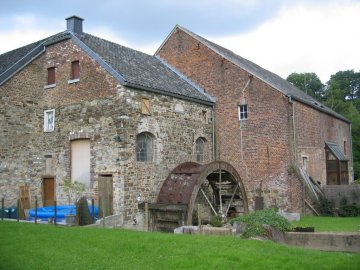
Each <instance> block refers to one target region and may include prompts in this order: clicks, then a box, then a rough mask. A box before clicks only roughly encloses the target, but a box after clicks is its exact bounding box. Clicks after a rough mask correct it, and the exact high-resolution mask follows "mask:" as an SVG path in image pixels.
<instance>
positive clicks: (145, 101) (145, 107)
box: [141, 98, 151, 115]
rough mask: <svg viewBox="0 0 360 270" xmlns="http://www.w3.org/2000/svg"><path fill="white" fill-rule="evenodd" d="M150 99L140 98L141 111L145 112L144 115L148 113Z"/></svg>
mask: <svg viewBox="0 0 360 270" xmlns="http://www.w3.org/2000/svg"><path fill="white" fill-rule="evenodd" d="M150 109H151V107H150V99H147V98H143V99H142V100H141V113H142V114H146V115H150V114H151V113H150Z"/></svg>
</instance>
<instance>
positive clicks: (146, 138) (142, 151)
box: [136, 132, 155, 162]
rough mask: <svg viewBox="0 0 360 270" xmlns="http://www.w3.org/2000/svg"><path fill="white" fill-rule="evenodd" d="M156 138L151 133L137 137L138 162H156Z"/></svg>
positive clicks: (143, 133) (144, 133)
mask: <svg viewBox="0 0 360 270" xmlns="http://www.w3.org/2000/svg"><path fill="white" fill-rule="evenodd" d="M154 138H155V137H154V135H153V134H151V133H150V132H142V133H140V134H138V135H137V136H136V161H140V162H147V161H153V160H154V141H155V140H154Z"/></svg>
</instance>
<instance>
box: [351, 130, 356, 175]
mask: <svg viewBox="0 0 360 270" xmlns="http://www.w3.org/2000/svg"><path fill="white" fill-rule="evenodd" d="M350 150H351V169H352V180H353V181H355V172H354V152H353V141H352V125H351V123H350Z"/></svg>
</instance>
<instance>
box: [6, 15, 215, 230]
mask: <svg viewBox="0 0 360 270" xmlns="http://www.w3.org/2000/svg"><path fill="white" fill-rule="evenodd" d="M82 22H83V20H82V19H81V18H78V17H75V16H74V17H70V18H68V19H67V30H66V31H64V32H61V33H58V34H56V35H54V36H51V37H49V38H46V39H44V40H40V41H37V42H35V43H32V44H30V45H27V46H25V47H22V48H19V49H16V50H14V51H10V52H7V53H5V54H3V55H0V93H1V99H0V112H1V113H0V197H5V204H6V205H7V206H10V205H16V199H17V198H18V197H19V188H18V185H19V184H26V185H28V186H29V188H30V195H31V196H32V197H33V198H34V196H37V197H38V198H39V199H40V205H52V204H53V203H54V200H57V203H58V205H59V204H67V203H68V197H67V195H66V194H64V190H63V185H64V180H65V179H71V180H73V181H74V180H77V181H80V182H82V183H83V184H85V186H86V188H87V192H88V195H89V196H95V198H97V195H98V194H102V193H107V197H109V198H110V199H109V200H110V201H109V202H107V203H108V204H109V205H110V208H111V209H110V213H109V214H111V213H115V214H119V215H120V223H121V222H124V223H126V222H132V220H133V218H134V217H135V216H136V213H137V211H138V210H137V208H138V207H137V206H138V205H137V204H138V200H144V201H145V200H146V201H150V202H151V201H154V200H156V197H157V195H158V191H159V190H160V187H161V185H162V182H163V181H164V180H165V179H166V177H167V175H168V174H169V172H170V171H171V170H172V169H173V168H174V167H176V166H177V165H178V164H181V163H183V162H186V161H199V162H204V163H205V162H209V161H211V159H212V144H211V142H212V136H213V133H212V127H213V125H212V119H211V114H212V108H213V99H212V98H211V97H210V96H209V95H208V94H206V93H204V92H203V91H202V90H201V89H200V88H199V87H197V86H195V85H194V84H192V83H190V82H189V81H188V80H186V79H185V78H184V77H183V76H182V75H181V74H179V73H177V72H176V71H175V70H172V69H171V68H169V67H168V66H167V65H165V64H164V63H163V62H162V61H161V60H159V59H157V58H156V57H154V56H150V55H146V54H144V53H141V52H138V51H135V50H132V49H129V48H126V47H123V46H120V45H118V44H114V43H112V42H109V41H106V40H103V39H101V38H98V37H95V36H92V35H90V34H86V33H84V32H83V31H82ZM198 142H201V148H200V149H199V146H198ZM99 179H101V181H100V182H101V185H100V182H99Z"/></svg>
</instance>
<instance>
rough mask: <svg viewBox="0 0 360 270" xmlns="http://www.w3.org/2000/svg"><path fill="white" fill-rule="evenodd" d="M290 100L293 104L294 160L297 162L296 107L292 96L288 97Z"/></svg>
mask: <svg viewBox="0 0 360 270" xmlns="http://www.w3.org/2000/svg"><path fill="white" fill-rule="evenodd" d="M288 98H289V103H290V104H291V109H292V129H293V154H294V156H293V159H294V161H296V160H297V154H296V125H295V105H294V101H293V100H292V98H291V96H290V95H289V96H288Z"/></svg>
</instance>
